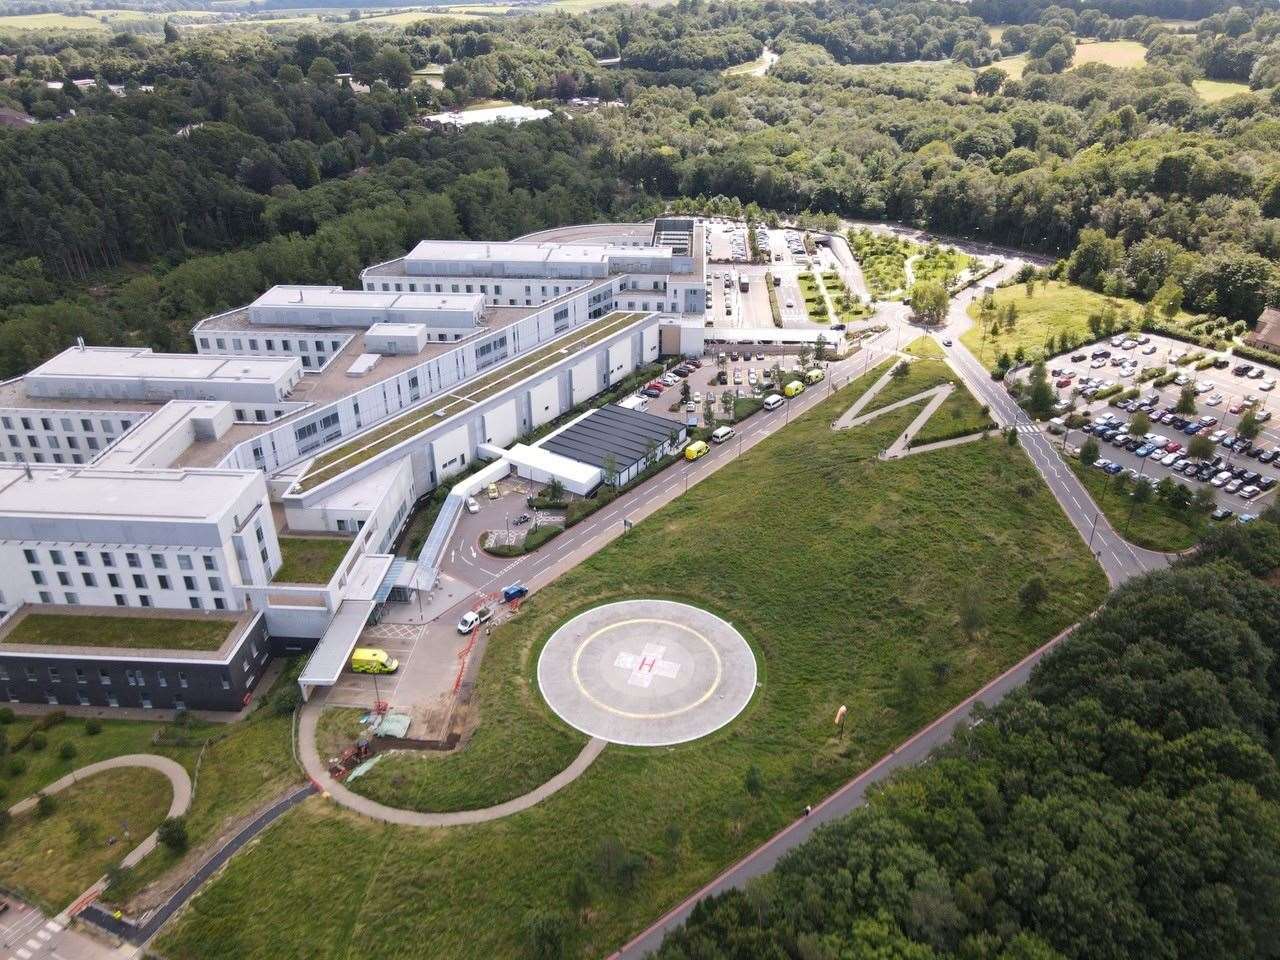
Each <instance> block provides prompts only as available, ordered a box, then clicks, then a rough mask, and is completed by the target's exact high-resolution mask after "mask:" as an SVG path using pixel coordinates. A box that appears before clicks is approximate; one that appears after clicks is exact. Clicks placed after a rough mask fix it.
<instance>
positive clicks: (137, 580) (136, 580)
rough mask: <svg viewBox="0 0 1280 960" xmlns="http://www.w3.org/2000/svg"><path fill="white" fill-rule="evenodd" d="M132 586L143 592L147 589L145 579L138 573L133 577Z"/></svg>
mask: <svg viewBox="0 0 1280 960" xmlns="http://www.w3.org/2000/svg"><path fill="white" fill-rule="evenodd" d="M133 585H134V586H135V587H137V588H138V589H139V590H145V589H147V578H146V577H144V576H143V575H142V574H140V573H135V574H134V575H133Z"/></svg>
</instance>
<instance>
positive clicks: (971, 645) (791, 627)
mask: <svg viewBox="0 0 1280 960" xmlns="http://www.w3.org/2000/svg"><path fill="white" fill-rule="evenodd" d="M921 362H927V361H921ZM880 372H881V371H880V370H876V371H871V372H869V373H868V374H867V375H866V376H864V377H863V378H861V379H860V380H858V381H856V382H855V383H854V384H852V385H850V386H848V387H846V388H845V389H843V390H840V391H838V392H837V393H836V394H835V395H834V396H833V397H831V398H829V399H828V400H826V401H824V402H823V403H821V404H819V405H817V406H816V407H815V408H814V409H813V410H812V411H810V412H809V413H808V414H806V415H804V416H801V417H799V418H797V420H795V421H793V423H792V424H791V425H790V426H789V427H787V428H786V429H783V430H780V431H778V432H777V433H775V434H774V435H772V436H771V437H769V438H768V439H767V440H764V441H762V442H761V443H760V444H758V445H757V446H756V447H754V448H753V449H751V450H749V451H747V452H746V453H744V454H743V455H742V457H741V458H740V459H738V460H736V461H735V462H734V463H733V464H731V465H729V466H726V467H725V468H724V469H722V470H720V471H718V472H717V473H716V474H714V475H713V476H712V477H710V478H709V479H708V480H706V481H704V482H703V483H700V484H698V485H697V486H696V487H694V488H693V489H691V490H690V491H689V493H688V494H687V495H685V496H682V497H680V498H679V499H678V500H676V501H675V502H674V503H672V504H670V505H668V506H667V507H665V508H663V509H662V510H660V511H659V512H658V513H656V514H654V515H653V516H652V517H650V518H648V519H646V520H645V521H643V522H642V523H640V524H638V525H637V526H636V527H635V529H634V530H632V531H631V532H630V533H628V534H627V535H626V536H625V537H623V538H621V539H620V540H618V541H616V542H614V543H613V544H611V545H610V546H609V547H607V548H606V549H604V550H602V551H601V552H599V553H597V554H596V555H594V556H593V557H591V558H589V559H588V560H586V561H585V562H583V563H582V564H581V565H579V566H578V567H576V568H575V569H574V570H572V571H571V572H569V573H568V574H566V575H565V576H564V577H562V578H560V579H559V580H558V581H556V582H555V583H554V584H552V585H551V586H549V587H547V588H546V589H544V590H542V591H540V592H539V593H538V594H536V595H535V596H533V597H532V598H531V599H530V601H529V602H528V603H527V604H526V605H525V606H524V608H523V609H522V611H521V613H520V615H519V617H517V618H516V619H515V620H514V621H512V622H510V623H507V624H504V625H502V626H501V627H500V628H499V629H498V630H495V632H494V635H493V638H492V639H491V642H490V651H489V654H488V655H486V657H485V660H484V663H483V664H482V666H481V669H480V675H479V678H478V686H477V690H478V692H479V694H480V695H481V696H482V698H483V700H482V703H484V704H487V705H488V706H486V707H485V709H490V710H496V709H501V710H504V711H508V710H509V712H504V713H500V714H497V716H498V718H499V721H507V722H497V723H493V722H492V719H493V715H492V714H491V715H490V716H489V717H488V718H485V717H484V716H483V715H482V726H489V725H492V726H493V727H494V728H496V729H494V730H493V731H492V732H491V733H490V735H491V736H493V737H494V742H495V743H497V742H500V743H501V744H502V748H503V749H502V750H501V752H500V753H496V754H495V756H494V760H493V762H494V763H495V764H497V765H499V766H501V767H504V768H505V767H508V766H509V765H510V764H511V763H512V762H519V758H521V757H522V756H524V755H525V754H527V753H532V752H537V751H539V750H541V749H544V747H543V746H542V745H541V744H542V743H543V740H544V738H545V737H546V736H547V733H546V731H547V729H548V727H550V728H552V729H554V728H555V726H556V723H557V722H556V721H555V720H554V719H553V718H552V717H551V716H550V715H549V713H548V711H547V709H546V707H545V705H544V703H543V702H542V700H541V698H540V697H539V696H538V695H537V694H536V691H535V689H534V687H533V684H534V662H535V659H536V655H537V652H538V650H539V649H540V646H541V644H542V642H543V641H544V640H545V638H546V637H547V636H549V635H550V634H551V632H552V631H553V630H554V629H555V628H556V627H557V626H559V625H560V624H562V623H564V622H565V621H566V620H567V619H568V618H569V617H571V616H573V615H575V614H576V613H578V612H580V611H582V610H584V609H586V608H589V607H592V606H595V605H597V604H599V603H602V602H606V601H609V600H613V599H621V598H627V597H636V596H656V597H668V598H671V599H676V600H685V601H688V602H691V603H695V604H698V605H699V606H702V607H705V608H708V609H710V610H712V611H714V612H716V613H718V614H720V615H722V616H725V617H727V618H730V619H731V620H732V621H733V622H734V624H735V626H737V628H738V629H739V630H741V631H742V633H743V635H744V636H746V637H747V639H748V640H749V642H750V643H751V644H752V646H753V649H754V650H755V652H756V655H757V658H758V663H759V669H760V688H759V690H758V691H757V693H756V696H755V698H754V699H753V701H752V703H751V704H750V705H749V706H748V708H747V710H746V711H745V712H744V713H743V714H742V715H741V716H740V717H739V718H738V719H737V720H736V721H735V722H734V723H733V724H731V725H729V726H728V727H726V728H725V729H723V730H721V731H719V732H718V733H716V734H714V735H712V736H710V737H707V738H704V739H702V740H699V741H697V742H694V743H690V744H685V745H682V746H679V747H675V748H672V749H662V750H644V749H631V748H623V747H618V746H610V747H608V748H607V749H606V750H605V751H604V753H603V754H602V755H601V757H600V758H599V759H597V760H596V762H595V763H594V764H592V766H591V767H590V768H589V769H588V770H587V771H586V772H585V773H584V774H583V776H582V777H580V778H579V779H578V780H576V781H575V782H574V783H573V784H571V785H569V786H568V787H566V788H565V789H564V790H562V791H560V792H559V793H557V794H555V795H554V796H553V797H551V798H549V799H548V800H546V801H545V802H543V803H541V804H539V805H538V806H537V807H535V808H533V809H531V810H529V811H527V812H525V813H522V814H520V815H517V816H514V817H511V818H508V819H504V820H499V821H495V822H491V823H487V824H483V825H479V826H474V827H462V828H455V829H451V830H448V831H416V830H405V829H397V828H394V827H389V826H385V825H376V824H372V823H369V822H368V821H364V820H360V819H357V818H355V817H352V816H349V815H347V814H345V813H342V812H339V811H336V810H334V809H333V808H331V807H329V806H327V805H325V804H324V803H323V802H322V801H319V800H315V801H309V802H308V803H307V804H305V805H304V806H303V807H302V808H301V809H299V810H297V811H295V812H293V813H291V814H289V815H287V816H286V817H284V818H282V819H281V821H280V822H279V823H278V824H276V825H275V826H273V827H272V828H271V830H270V831H268V832H267V833H266V834H264V835H263V837H262V838H261V840H260V842H259V843H257V844H256V845H255V846H254V847H253V848H252V849H251V850H250V851H247V852H246V853H244V854H242V855H240V856H239V857H237V858H236V859H235V860H233V861H232V862H231V864H230V865H229V867H228V869H227V870H226V871H225V872H224V873H223V874H222V875H221V876H220V877H219V878H218V879H216V880H215V881H214V882H213V883H212V884H210V885H209V886H208V887H207V888H206V889H205V891H204V892H203V893H202V894H201V895H200V896H199V897H198V898H197V899H196V900H195V901H193V903H192V904H191V905H190V907H189V908H188V910H187V912H186V913H185V914H184V915H183V916H182V917H181V918H179V921H178V922H177V924H176V925H174V926H173V927H171V928H170V929H169V931H168V932H167V933H166V934H165V935H164V936H163V937H162V939H161V941H160V943H159V944H158V945H157V946H158V949H159V951H160V952H161V953H162V954H164V955H166V956H171V957H175V958H178V957H180V958H184V960H205V958H213V957H226V956H235V957H237V958H242V960H265V958H277V957H283V956H301V955H310V956H331V957H349V956H387V957H397V958H419V957H421V958H427V957H432V958H436V957H450V958H456V960H466V958H485V960H491V958H496V957H520V956H525V955H527V952H528V947H527V945H526V937H525V927H526V923H527V921H528V919H529V918H530V917H531V916H532V915H536V914H541V913H544V912H547V911H550V912H554V913H557V914H561V915H562V916H563V915H565V912H566V908H565V906H564V903H565V890H566V885H567V884H568V883H569V882H570V880H571V878H572V877H573V876H574V875H575V874H578V873H581V874H582V875H583V876H584V877H585V878H586V880H587V883H588V886H589V888H590V891H591V900H592V902H591V907H590V912H589V920H587V921H586V922H585V923H583V924H578V923H577V922H576V921H572V920H570V921H568V923H569V928H570V932H569V943H568V945H567V947H566V949H565V951H564V955H565V956H569V957H579V956H583V957H585V956H591V957H598V956H601V955H604V954H606V953H608V952H609V951H610V950H611V949H613V948H614V947H616V946H617V945H618V944H619V943H621V942H622V941H623V940H624V939H625V938H626V937H627V936H628V935H630V934H633V933H635V932H636V931H637V930H639V929H640V928H642V927H643V926H644V925H645V924H647V923H648V922H649V921H651V920H652V919H653V918H654V917H655V916H656V915H657V914H658V913H659V912H660V911H661V910H663V909H664V908H666V907H668V906H670V905H671V904H672V903H674V902H676V901H677V900H679V899H680V898H682V897H684V896H686V895H687V894H688V893H689V892H690V891H691V890H693V889H695V888H696V887H697V886H698V885H699V884H700V883H702V882H704V881H706V880H707V879H709V878H710V877H711V876H713V875H714V874H715V873H716V872H717V871H718V870H720V869H722V868H723V867H724V866H725V865H727V864H728V863H729V862H731V861H732V860H733V859H734V858H736V857H739V856H741V855H742V854H744V853H745V852H746V851H747V850H749V849H751V848H752V847H754V846H755V845H757V844H758V843H760V842H761V841H762V840H764V839H765V838H767V837H768V836H769V835H770V834H772V833H773V832H774V831H775V830H777V829H778V828H779V827H780V826H781V825H782V824H784V823H786V822H788V821H790V820H791V819H793V818H794V817H795V816H796V815H797V813H798V812H799V811H800V810H801V809H802V808H803V806H804V805H805V804H806V803H813V802H816V801H817V800H818V799H820V798H821V797H822V796H824V795H826V794H827V793H829V792H830V791H831V790H832V789H833V788H835V787H836V786H837V785H838V784H840V783H843V782H844V781H845V780H847V779H848V778H849V777H850V776H851V775H853V774H854V773H856V772H857V771H860V770H862V769H865V768H866V767H867V766H868V765H869V764H870V763H871V762H873V761H874V759H875V758H877V757H879V756H881V755H882V754H883V753H884V752H886V751H887V749H888V748H889V747H890V746H891V745H893V744H896V743H899V742H901V741H902V740H903V739H905V738H906V737H907V736H908V735H910V733H911V732H912V731H914V730H916V729H918V728H919V727H920V726H921V725H923V724H924V723H925V722H927V721H928V720H930V719H931V718H933V717H935V716H937V715H938V714H939V713H941V712H942V711H943V710H945V709H946V708H947V707H948V706H949V705H951V704H954V703H956V702H957V701H959V700H961V699H962V698H963V697H965V696H966V695H968V694H969V693H970V692H971V691H972V690H974V689H975V688H976V687H977V686H979V685H980V684H981V683H982V682H983V680H985V679H987V678H989V677H991V676H993V675H994V674H996V673H997V672H999V671H1000V670H1001V669H1002V668H1004V667H1006V666H1008V665H1009V664H1011V663H1013V662H1015V661H1016V660H1017V659H1019V658H1020V657H1021V656H1023V655H1025V654H1026V653H1027V652H1028V651H1029V650H1030V649H1032V648H1034V647H1035V646H1036V645H1038V644H1040V643H1042V642H1043V641H1044V640H1045V639H1047V638H1048V637H1050V636H1052V635H1053V634H1054V633H1056V632H1057V631H1058V630H1060V629H1061V628H1062V627H1064V626H1065V625H1067V624H1069V623H1071V622H1073V621H1075V620H1076V619H1078V618H1079V617H1080V616H1081V615H1082V614H1083V613H1084V612H1086V611H1088V610H1090V609H1092V608H1093V607H1094V606H1096V605H1097V603H1098V602H1099V600H1100V599H1101V598H1102V596H1103V595H1104V593H1105V590H1106V584H1105V580H1104V578H1103V577H1102V575H1101V573H1100V572H1099V570H1098V568H1097V567H1096V565H1095V564H1094V562H1093V558H1092V557H1091V556H1090V555H1089V554H1088V552H1087V551H1086V550H1085V548H1084V546H1083V544H1082V543H1081V542H1080V540H1079V537H1078V536H1077V535H1076V534H1075V532H1074V530H1073V529H1072V528H1071V527H1070V525H1069V524H1068V523H1067V521H1066V519H1065V518H1064V517H1063V516H1062V514H1061V512H1060V511H1059V509H1058V507H1057V504H1056V502H1055V501H1054V500H1053V498H1052V496H1051V495H1050V494H1049V493H1048V491H1047V490H1046V489H1045V488H1044V487H1043V485H1042V484H1041V483H1040V482H1039V478H1038V476H1037V474H1036V472H1035V470H1034V468H1033V467H1032V466H1031V465H1030V463H1029V462H1028V461H1027V460H1026V458H1025V456H1024V455H1023V454H1022V452H1021V450H1020V449H1018V448H1010V447H1009V446H1008V445H1007V444H1005V443H1003V442H1002V441H998V440H992V441H985V442H975V443H972V444H967V445H964V446H960V447H955V448H950V449H946V450H942V451H939V452H937V453H933V454H930V455H928V456H920V457H908V458H905V459H903V460H901V461H896V462H892V463H885V462H880V461H878V460H877V459H876V453H877V451H879V450H880V449H882V448H883V447H884V446H885V445H886V444H887V443H888V442H889V441H890V440H891V439H892V438H893V437H894V436H896V435H897V434H898V433H899V432H900V431H901V430H902V429H903V427H904V426H905V424H906V423H907V422H908V421H909V420H910V418H911V417H912V416H914V413H915V411H914V410H913V409H907V410H902V411H896V412H894V413H891V414H886V415H885V416H884V417H883V418H881V419H880V420H878V421H875V422H873V423H871V424H868V425H867V426H864V427H861V428H856V429H853V430H847V431H839V432H835V431H832V430H831V429H830V422H831V421H832V420H834V419H835V418H836V417H837V416H838V415H839V414H840V413H841V412H843V411H844V410H845V409H846V408H847V406H848V405H849V404H850V403H852V402H853V400H854V399H855V398H856V397H857V396H858V395H859V394H860V393H861V392H862V390H863V389H865V387H866V386H867V385H869V384H870V383H872V382H874V381H875V380H876V379H877V378H878V376H879V374H880ZM1019 489H1022V490H1023V492H1024V493H1025V495H1020V494H1018V493H1016V492H1015V491H1016V490H1019ZM1027 491H1029V492H1027ZM1032 576H1040V577H1044V578H1045V579H1046V580H1047V581H1048V582H1049V583H1050V584H1051V599H1050V600H1049V601H1048V602H1047V603H1046V604H1045V605H1044V606H1043V607H1042V608H1040V609H1039V610H1037V611H1036V612H1034V613H1028V612H1026V611H1025V610H1023V609H1022V607H1021V605H1020V604H1019V603H1018V601H1017V590H1018V588H1019V587H1020V586H1021V584H1023V583H1024V582H1025V581H1026V580H1027V579H1028V578H1030V577H1032ZM964 589H972V590H974V591H975V592H976V595H977V596H978V597H979V599H980V603H981V607H982V610H983V619H984V621H985V626H984V627H983V628H982V629H981V630H980V631H979V632H978V634H977V635H976V636H975V637H973V638H970V637H966V636H965V635H963V634H962V633H961V631H960V630H959V628H958V625H957V619H958V618H957V610H956V597H957V596H958V595H959V594H960V592H961V591H962V590H964ZM504 700H506V701H510V705H509V707H502V706H500V704H501V703H502V701H504ZM841 704H846V705H847V706H848V709H849V722H848V728H847V729H848V735H847V736H846V737H845V738H844V739H843V740H840V739H837V738H836V737H835V735H834V733H835V731H834V728H833V726H832V717H833V716H834V714H835V711H836V708H837V707H838V706H839V705H841ZM565 735H566V736H571V737H575V738H576V735H573V734H568V733H566V734H565ZM477 736H479V734H477ZM580 742H581V740H580V739H575V740H574V743H580ZM474 746H475V747H476V749H477V750H480V749H488V747H485V746H484V745H483V742H480V743H477V744H474ZM457 760H458V761H459V769H461V765H462V764H465V763H467V762H468V761H465V760H464V759H463V757H462V756H459V757H458V758H457ZM450 762H451V761H448V760H446V761H444V763H445V764H447V763H450ZM443 765H444V764H442V765H441V766H443ZM752 766H755V767H757V768H758V770H759V774H760V779H761V781H762V782H763V789H762V790H761V791H760V792H759V793H758V795H756V796H753V795H752V794H751V793H749V792H748V791H747V790H746V789H745V787H744V778H745V777H746V775H747V772H748V770H749V769H750V768H751V767H752ZM619 850H621V851H622V857H623V858H624V859H634V862H635V864H636V865H637V871H636V873H635V877H634V883H629V882H626V881H625V880H621V881H619V880H617V879H611V878H613V877H616V876H617V874H616V873H614V872H612V871H610V870H608V869H607V866H602V862H603V863H605V864H607V862H608V861H614V862H616V861H617V860H618V856H617V855H616V854H617V851H619ZM317 890H323V891H324V904H323V908H322V909H317V907H316V891H317Z"/></svg>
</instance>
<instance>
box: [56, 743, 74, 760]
mask: <svg viewBox="0 0 1280 960" xmlns="http://www.w3.org/2000/svg"><path fill="white" fill-rule="evenodd" d="M58 756H59V757H61V758H62V759H63V760H74V759H75V757H76V745H75V744H74V743H72V742H71V741H70V740H68V741H67V742H66V743H64V744H63V745H62V746H61V747H59V748H58Z"/></svg>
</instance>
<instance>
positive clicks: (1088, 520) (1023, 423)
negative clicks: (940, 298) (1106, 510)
mask: <svg viewBox="0 0 1280 960" xmlns="http://www.w3.org/2000/svg"><path fill="white" fill-rule="evenodd" d="M1019 266H1021V264H1017V263H1014V264H1010V265H1007V266H1006V267H1004V268H1003V269H1002V270H1001V271H999V272H998V273H996V274H993V275H992V277H991V279H990V280H989V281H988V282H998V281H999V280H1001V279H1004V278H1005V277H1007V276H1011V275H1012V274H1013V273H1015V272H1016V271H1017V269H1018V267H1019ZM977 293H978V290H977V287H970V288H969V289H968V290H964V291H962V292H961V293H960V294H959V295H957V296H956V297H955V298H954V299H953V300H952V303H951V310H950V312H949V313H948V315H947V323H946V328H945V336H946V337H949V338H950V339H951V341H952V345H951V346H949V347H947V346H944V347H943V348H942V349H943V351H944V352H945V353H946V355H947V359H948V360H950V362H951V365H952V367H954V368H955V369H956V370H957V371H958V372H959V374H960V376H961V378H962V379H963V380H964V382H965V385H966V386H967V387H968V388H969V390H970V391H971V392H972V393H973V394H974V396H976V397H977V398H978V399H979V400H981V401H982V402H983V403H985V404H986V405H987V406H988V407H989V408H990V411H991V417H992V419H993V420H995V421H996V423H998V424H999V425H1000V426H1001V427H1014V428H1015V429H1016V430H1017V431H1018V441H1019V442H1020V443H1021V444H1022V448H1023V449H1024V450H1026V452H1027V456H1029V457H1030V458H1031V462H1032V463H1033V464H1035V467H1036V469H1037V470H1039V471H1040V475H1041V476H1042V477H1044V480H1045V483H1047V484H1048V486H1049V489H1050V490H1051V491H1052V492H1053V495H1054V496H1055V497H1056V498H1057V500H1058V503H1059V504H1061V506H1062V509H1063V511H1064V512H1065V513H1066V515H1067V519H1069V520H1070V521H1071V523H1072V525H1073V526H1074V527H1075V528H1076V530H1078V531H1079V532H1080V536H1081V537H1082V538H1083V539H1084V541H1085V542H1086V543H1087V544H1089V548H1090V549H1091V550H1093V552H1094V553H1095V555H1096V556H1097V558H1098V562H1099V564H1101V566H1102V569H1103V570H1104V571H1105V572H1106V574H1107V579H1108V580H1109V581H1110V582H1111V585H1112V586H1118V585H1119V584H1121V583H1123V582H1124V581H1125V580H1127V579H1129V578H1130V577H1132V576H1136V575H1138V574H1142V573H1146V572H1148V571H1150V570H1158V569H1160V568H1162V567H1164V566H1167V565H1168V563H1169V556H1168V555H1167V554H1163V553H1157V552H1156V551H1154V550H1144V549H1142V548H1140V547H1135V546H1133V544H1131V543H1129V542H1128V541H1127V540H1125V539H1124V538H1123V537H1122V536H1120V534H1119V533H1117V532H1116V530H1115V528H1114V527H1112V526H1111V523H1110V521H1108V520H1107V518H1106V516H1105V515H1104V514H1103V513H1102V511H1101V510H1099V509H1098V508H1097V506H1096V505H1095V504H1094V502H1093V500H1092V499H1091V498H1090V497H1089V494H1088V492H1087V491H1086V490H1085V488H1084V484H1082V483H1081V482H1080V480H1079V478H1078V477H1077V476H1076V475H1075V473H1073V472H1072V470H1071V468H1070V467H1068V466H1067V465H1066V464H1065V463H1063V462H1062V459H1061V457H1060V456H1059V453H1058V449H1057V447H1056V446H1055V445H1054V444H1053V442H1052V441H1051V440H1050V438H1049V437H1048V436H1046V435H1045V434H1044V433H1042V432H1041V430H1040V428H1039V426H1037V424H1036V423H1035V422H1034V421H1033V420H1032V419H1031V418H1030V417H1029V416H1027V413H1026V411H1025V410H1023V409H1022V408H1021V407H1019V406H1018V404H1017V403H1015V402H1014V400H1013V398H1012V397H1010V396H1009V394H1008V392H1007V391H1006V390H1005V388H1004V386H1003V384H1001V383H997V382H996V381H994V380H992V379H991V375H990V373H988V372H987V370H986V368H985V367H983V366H982V364H980V363H979V362H978V359H977V357H975V356H974V355H973V354H972V353H971V352H970V351H969V349H968V347H966V346H965V345H964V344H963V343H961V342H960V334H961V333H962V332H963V331H964V330H966V329H968V327H969V326H970V325H971V322H972V321H970V319H969V315H968V305H969V303H970V302H972V300H973V299H974V297H975V296H977ZM941 335H943V334H942V333H941V332H940V336H941Z"/></svg>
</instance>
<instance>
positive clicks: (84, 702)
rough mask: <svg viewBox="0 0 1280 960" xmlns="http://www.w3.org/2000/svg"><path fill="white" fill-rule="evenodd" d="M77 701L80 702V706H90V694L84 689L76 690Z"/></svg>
mask: <svg viewBox="0 0 1280 960" xmlns="http://www.w3.org/2000/svg"><path fill="white" fill-rule="evenodd" d="M76 702H77V703H79V704H80V706H82V707H87V706H89V695H88V694H87V693H85V692H84V691H83V690H77V691H76Z"/></svg>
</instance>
